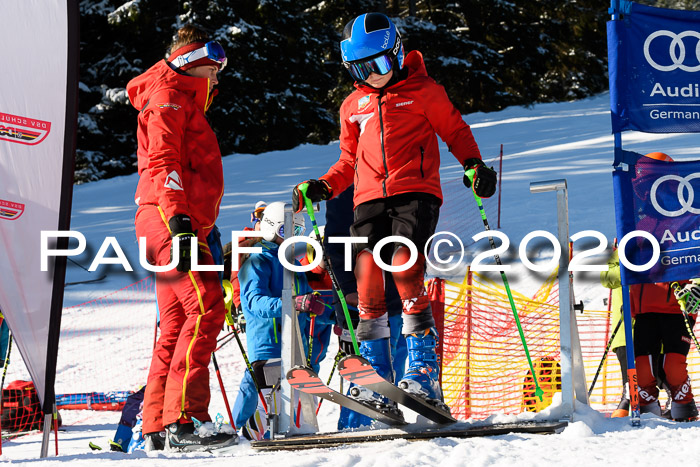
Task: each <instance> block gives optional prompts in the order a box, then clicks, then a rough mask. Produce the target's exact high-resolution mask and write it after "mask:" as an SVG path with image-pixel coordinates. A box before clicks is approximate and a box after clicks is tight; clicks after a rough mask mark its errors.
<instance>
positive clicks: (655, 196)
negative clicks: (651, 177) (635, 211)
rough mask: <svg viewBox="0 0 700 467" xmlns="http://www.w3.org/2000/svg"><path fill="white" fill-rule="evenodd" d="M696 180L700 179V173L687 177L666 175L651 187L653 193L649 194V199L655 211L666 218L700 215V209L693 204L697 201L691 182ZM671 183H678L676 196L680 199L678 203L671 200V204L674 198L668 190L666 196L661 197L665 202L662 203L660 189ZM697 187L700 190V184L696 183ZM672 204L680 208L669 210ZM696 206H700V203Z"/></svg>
mask: <svg viewBox="0 0 700 467" xmlns="http://www.w3.org/2000/svg"><path fill="white" fill-rule="evenodd" d="M696 179H700V173H692V174H690V175H687V176H685V177H680V176H678V175H664V176H663V177H659V178H658V179H657V180H656V181H655V182H654V184H653V185H652V186H651V191H650V192H649V199H650V201H651V204H652V206H654V209H656V212H658V213H659V214H661V215H663V216H666V217H678V216H682V215H683V214H686V213H691V214H700V208H698V207H693V202H694V201H695V188H694V187H693V185H692V184H691V181H692V180H696ZM671 181H675V182H677V183H678V188H677V189H676V196H677V197H678V199H677V201H676V200H670V202H669V198H672V197H673V196H672V195H671V194H670V193H669V192H668V191H669V190H668V189H666V190H667V191H666V192H664V193H665V194H664V196H662V197H661V198H662V200H664V201H662V202H661V203H660V202H659V187H660V186H661V185H662V184H663V183H664V182H671ZM696 187H697V188H698V189H700V183H697V182H696ZM662 192H663V190H662ZM699 194H700V193H699ZM662 204H663V206H662ZM670 204H676V205H680V208H679V209H674V210H670V209H667V208H668V207H670V206H669V205H670ZM696 204H698V206H700V202H699V203H696Z"/></svg>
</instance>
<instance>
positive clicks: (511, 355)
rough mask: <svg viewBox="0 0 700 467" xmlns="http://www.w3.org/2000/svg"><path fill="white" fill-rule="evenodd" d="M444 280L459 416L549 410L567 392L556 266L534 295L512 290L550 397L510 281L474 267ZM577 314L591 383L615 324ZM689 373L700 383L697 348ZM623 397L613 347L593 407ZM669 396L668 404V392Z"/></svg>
mask: <svg viewBox="0 0 700 467" xmlns="http://www.w3.org/2000/svg"><path fill="white" fill-rule="evenodd" d="M438 281H440V282H442V283H443V284H444V285H443V287H444V290H443V291H441V293H442V294H444V324H443V326H444V329H443V330H442V352H443V353H442V385H443V390H444V393H445V402H446V403H447V404H448V405H449V406H450V407H451V409H452V414H453V415H454V416H456V417H457V418H460V419H468V418H470V417H473V418H477V419H483V418H486V417H488V416H489V415H492V414H496V413H506V414H517V413H521V412H523V411H524V410H526V409H527V408H526V405H527V406H528V407H530V409H531V410H534V409H535V406H536V409H542V408H544V407H546V406H547V405H548V402H549V401H551V397H552V394H553V393H554V392H555V391H557V389H560V368H559V365H558V362H559V359H560V358H559V357H560V355H559V287H558V284H557V277H556V270H555V271H554V272H552V274H551V275H550V276H549V277H548V278H547V279H546V280H545V281H544V283H543V284H542V286H541V287H540V288H539V290H537V292H536V293H534V294H533V295H532V296H531V297H528V296H525V295H523V294H521V293H518V292H517V291H515V290H512V289H511V292H512V294H513V300H514V303H515V306H516V310H517V311H518V316H519V318H520V322H521V324H522V327H523V332H524V334H525V339H526V342H527V345H528V348H529V351H530V356H531V358H532V362H533V366H534V367H535V372H536V373H537V374H538V376H539V378H540V379H539V382H540V386H541V387H542V389H543V390H544V391H545V397H544V399H545V400H544V402H539V401H538V400H536V399H535V397H534V386H533V384H532V376H531V375H530V369H529V366H528V363H527V358H526V356H525V352H524V349H523V346H522V343H521V340H520V337H519V334H518V329H517V326H516V323H515V319H514V317H513V312H512V310H511V307H510V304H509V302H508V297H507V294H506V291H505V289H504V287H503V285H502V283H500V281H499V282H496V281H494V280H491V279H489V278H487V277H485V276H484V275H481V274H478V273H471V272H468V273H467V275H466V276H465V278H464V280H463V281H462V283H456V282H451V281H442V280H439V279H438ZM434 287H435V285H433V288H434ZM438 306H439V305H438ZM576 319H577V323H578V330H579V337H580V341H581V352H582V356H583V361H584V367H585V372H586V388H589V387H590V384H591V382H592V381H593V377H594V375H595V373H596V371H597V369H598V366H599V364H600V362H601V359H602V356H603V353H604V351H605V347H606V344H607V343H608V340H609V338H610V335H611V333H612V331H613V329H614V326H613V325H611V323H610V312H609V311H597V310H584V311H583V312H579V311H577V312H576ZM688 371H689V374H690V377H691V380H697V377H698V376H699V375H700V354H698V351H697V350H696V349H695V346H694V345H693V346H692V347H691V349H690V353H689V355H688ZM697 392H700V391H698V390H696V393H697ZM662 393H663V391H662ZM621 395H622V378H621V374H620V365H619V363H618V361H617V358H616V356H615V354H614V352H612V351H610V352H609V354H608V357H607V358H606V360H605V362H604V364H603V367H602V369H601V372H600V375H599V376H598V380H597V382H596V386H595V389H594V391H593V393H592V395H591V406H592V407H593V408H595V409H597V410H601V411H605V412H610V411H612V410H614V409H615V407H616V406H617V403H618V402H619V400H620V397H621ZM661 399H662V400H661V402H662V404H663V403H664V400H665V396H663V395H662V396H661Z"/></svg>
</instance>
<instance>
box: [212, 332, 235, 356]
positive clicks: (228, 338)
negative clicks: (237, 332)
mask: <svg viewBox="0 0 700 467" xmlns="http://www.w3.org/2000/svg"><path fill="white" fill-rule="evenodd" d="M232 340H233V333H231V334H228V335H227V336H224V337H223V338H222V339H220V341H223V342H221V344H220V345H219V346H218V347H217V348H215V349H214V352H218V351H219V350H221V348H222V347H223V346H225V345H226V344H228V343H229V342H231V341H232ZM217 343H218V342H217Z"/></svg>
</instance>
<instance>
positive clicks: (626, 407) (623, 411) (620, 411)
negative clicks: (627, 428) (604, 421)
mask: <svg viewBox="0 0 700 467" xmlns="http://www.w3.org/2000/svg"><path fill="white" fill-rule="evenodd" d="M629 414H630V400H629V399H628V398H627V397H626V396H622V399H620V403H619V404H617V408H616V409H615V410H613V413H612V414H611V415H610V418H620V417H628V416H629Z"/></svg>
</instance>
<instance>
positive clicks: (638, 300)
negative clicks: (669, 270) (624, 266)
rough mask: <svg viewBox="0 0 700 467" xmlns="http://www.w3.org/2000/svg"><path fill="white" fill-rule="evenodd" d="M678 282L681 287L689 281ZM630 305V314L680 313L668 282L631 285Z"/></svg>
mask: <svg viewBox="0 0 700 467" xmlns="http://www.w3.org/2000/svg"><path fill="white" fill-rule="evenodd" d="M678 283H679V284H680V285H681V287H683V286H684V285H685V284H688V283H689V281H678ZM630 307H631V309H632V316H637V315H638V314H641V313H669V314H681V307H680V305H679V304H678V300H676V296H675V295H673V289H672V288H671V284H670V283H668V282H656V283H653V284H634V285H631V286H630Z"/></svg>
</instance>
